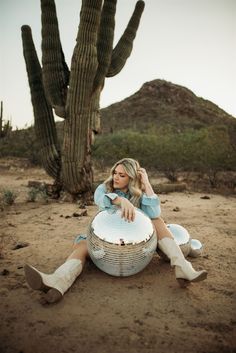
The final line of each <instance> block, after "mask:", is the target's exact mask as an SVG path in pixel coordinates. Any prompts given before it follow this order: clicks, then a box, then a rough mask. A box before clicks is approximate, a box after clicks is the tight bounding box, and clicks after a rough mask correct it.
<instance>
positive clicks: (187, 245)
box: [167, 224, 191, 257]
mask: <svg viewBox="0 0 236 353" xmlns="http://www.w3.org/2000/svg"><path fill="white" fill-rule="evenodd" d="M167 228H168V229H169V230H170V232H171V233H172V235H173V237H174V240H175V242H176V243H177V244H178V245H179V247H180V249H181V250H182V253H183V254H184V256H185V257H187V256H188V255H189V253H190V250H191V238H190V235H189V232H188V231H187V229H185V228H184V227H182V226H181V225H179V224H167Z"/></svg>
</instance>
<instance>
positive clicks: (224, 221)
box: [0, 160, 236, 353]
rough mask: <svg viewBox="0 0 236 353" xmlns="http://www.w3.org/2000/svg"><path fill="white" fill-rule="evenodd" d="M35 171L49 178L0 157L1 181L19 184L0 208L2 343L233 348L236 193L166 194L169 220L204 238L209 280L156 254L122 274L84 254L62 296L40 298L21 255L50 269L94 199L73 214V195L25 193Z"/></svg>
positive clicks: (38, 352) (102, 349)
mask: <svg viewBox="0 0 236 353" xmlns="http://www.w3.org/2000/svg"><path fill="white" fill-rule="evenodd" d="M9 163H10V164H9ZM29 180H37V181H49V179H48V177H47V176H46V174H45V173H44V172H43V170H42V169H39V168H27V167H26V166H25V165H24V164H23V165H22V164H21V165H19V163H18V164H17V163H13V161H11V162H9V161H6V160H0V188H1V189H4V188H5V189H10V190H14V191H16V192H17V194H18V197H17V199H16V201H15V204H13V205H12V206H7V207H4V209H3V210H0V224H1V227H0V251H1V258H0V284H1V285H0V298H1V299H0V312H1V321H0V352H1V353H2V352H4V353H20V352H21V353H54V352H55V353H56V352H57V353H62V352H63V353H69V352H79V353H87V352H88V353H108V352H109V353H110V352H111V351H112V352H113V353H121V352H122V353H123V352H129V353H139V352H140V353H154V352H158V353H172V352H180V353H184V352H186V353H187V352H188V353H189V352H192V353H200V352H201V353H203V352H205V353H218V352H219V353H220V352H221V353H233V352H236V330H235V324H236V316H235V313H236V310H235V309H236V305H235V304H236V301H235V283H236V265H235V250H234V249H235V248H234V247H235V236H236V231H235V228H236V227H235V223H236V222H235V219H236V218H235V215H236V199H235V196H233V195H228V196H222V195H217V194H209V193H208V194H207V196H209V198H201V197H202V196H205V194H203V193H192V192H189V191H186V192H183V193H170V194H166V195H160V199H161V203H162V216H163V218H164V220H165V221H166V222H167V223H177V224H181V225H183V226H184V227H185V228H187V229H188V231H189V233H190V235H191V236H192V238H197V239H199V240H200V241H201V242H202V243H203V244H204V252H203V254H202V256H201V257H198V258H194V259H192V258H191V261H192V263H193V266H194V267H195V268H196V269H202V268H204V269H206V270H207V271H208V278H207V280H205V281H203V282H200V283H195V284H191V285H190V286H189V287H188V288H186V289H183V288H180V287H179V286H178V283H177V281H176V280H175V278H174V270H173V269H171V268H170V266H169V263H167V262H165V261H163V260H162V259H161V258H160V257H159V256H158V255H157V254H156V255H155V256H154V258H153V260H152V261H151V263H150V264H149V265H148V266H147V267H146V268H145V269H144V270H143V271H142V272H140V273H139V274H136V275H134V276H130V277H125V278H116V277H112V276H109V275H108V274H106V273H103V272H101V271H100V270H99V269H98V268H96V266H95V265H94V264H93V263H92V262H87V263H86V265H85V268H84V270H83V272H82V274H81V275H80V276H79V278H78V279H77V280H76V282H75V283H74V284H73V286H72V287H71V289H70V290H69V291H68V292H67V293H66V294H65V296H64V298H63V300H62V301H61V302H59V303H57V304H53V305H43V304H41V296H40V293H39V292H36V291H33V290H31V289H30V288H29V287H28V286H27V284H26V282H25V278H24V272H23V266H24V264H25V263H29V264H32V265H33V266H35V267H37V268H38V269H40V270H42V271H44V272H47V273H49V272H51V271H53V270H54V269H55V268H56V267H57V266H58V265H60V264H61V263H62V262H63V261H64V260H65V258H66V257H67V255H68V254H69V253H70V251H71V246H72V242H73V238H74V236H75V235H76V234H78V233H83V232H86V229H87V226H88V224H89V222H90V220H91V218H92V217H93V216H94V214H95V213H96V206H94V205H91V206H88V207H87V215H86V216H81V217H74V216H73V214H74V213H75V212H76V213H80V212H81V211H82V210H81V209H79V208H78V205H77V204H72V203H69V202H58V201H52V200H50V201H49V202H45V200H44V199H43V198H42V199H40V198H39V199H38V200H36V202H27V201H26V199H27V195H28V191H29V188H28V187H27V185H28V181H29ZM177 211H178V212H177ZM25 245H26V246H25Z"/></svg>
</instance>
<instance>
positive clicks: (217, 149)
mask: <svg viewBox="0 0 236 353" xmlns="http://www.w3.org/2000/svg"><path fill="white" fill-rule="evenodd" d="M92 156H93V158H94V159H95V160H96V161H97V162H99V163H100V164H101V165H102V166H111V165H112V164H114V163H115V162H116V161H117V160H119V159H121V158H124V157H132V158H135V159H137V160H139V162H140V164H141V165H143V166H145V167H147V168H154V169H156V170H159V171H161V172H164V173H165V175H166V176H167V177H168V178H169V179H170V180H171V181H176V180H177V174H178V172H180V171H198V172H201V173H202V174H203V173H205V174H207V175H208V176H209V180H210V181H211V184H212V185H214V178H215V177H216V175H217V173H218V172H219V171H224V170H235V168H236V157H235V151H234V148H233V146H232V145H231V143H230V140H229V136H228V133H227V131H226V130H225V129H224V127H214V128H203V129H200V130H188V131H184V132H179V133H176V132H173V131H171V130H167V131H166V132H164V131H163V129H162V130H161V131H160V132H158V131H155V134H151V133H149V134H147V133H143V134H142V133H140V132H132V131H120V132H118V133H114V134H107V135H102V136H98V138H97V139H96V140H95V144H94V146H93V150H92Z"/></svg>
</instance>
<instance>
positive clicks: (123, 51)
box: [106, 0, 144, 77]
mask: <svg viewBox="0 0 236 353" xmlns="http://www.w3.org/2000/svg"><path fill="white" fill-rule="evenodd" d="M143 10H144V2H143V1H141V0H140V1H138V2H137V3H136V6H135V9H134V12H133V14H132V16H131V18H130V21H129V23H128V25H127V27H126V29H125V31H124V33H123V35H122V36H121V38H120V40H119V42H118V43H117V45H116V47H115V48H114V50H113V53H112V58H111V65H110V68H109V70H108V73H107V75H106V76H107V77H112V76H115V75H117V74H118V73H119V72H120V71H121V70H122V68H123V67H124V65H125V63H126V60H127V59H128V57H129V56H130V54H131V51H132V48H133V41H134V39H135V36H136V33H137V30H138V26H139V22H140V18H141V15H142V13H143Z"/></svg>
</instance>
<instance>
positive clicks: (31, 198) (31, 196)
mask: <svg viewBox="0 0 236 353" xmlns="http://www.w3.org/2000/svg"><path fill="white" fill-rule="evenodd" d="M39 192H40V191H39V190H38V189H37V188H30V190H29V191H28V197H27V201H28V202H35V201H36V199H37V196H38V193H39Z"/></svg>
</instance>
